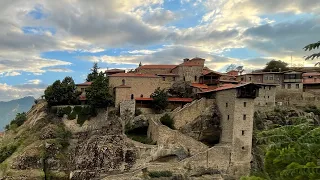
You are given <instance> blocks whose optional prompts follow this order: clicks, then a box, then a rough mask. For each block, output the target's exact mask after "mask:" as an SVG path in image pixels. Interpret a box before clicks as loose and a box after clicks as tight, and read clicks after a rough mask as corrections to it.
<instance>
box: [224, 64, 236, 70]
mask: <svg viewBox="0 0 320 180" xmlns="http://www.w3.org/2000/svg"><path fill="white" fill-rule="evenodd" d="M236 68H237V65H235V64H230V65H229V66H228V67H227V69H226V72H229V71H232V70H235V69H236Z"/></svg>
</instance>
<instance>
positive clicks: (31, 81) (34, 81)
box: [26, 79, 42, 84]
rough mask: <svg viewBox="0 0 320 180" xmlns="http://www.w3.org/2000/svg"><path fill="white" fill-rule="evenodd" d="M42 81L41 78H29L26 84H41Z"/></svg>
mask: <svg viewBox="0 0 320 180" xmlns="http://www.w3.org/2000/svg"><path fill="white" fill-rule="evenodd" d="M41 82H42V81H41V80H40V79H32V80H28V82H27V83H26V84H40V83H41Z"/></svg>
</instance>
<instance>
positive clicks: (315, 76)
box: [302, 72, 320, 92]
mask: <svg viewBox="0 0 320 180" xmlns="http://www.w3.org/2000/svg"><path fill="white" fill-rule="evenodd" d="M302 78H303V79H302V83H303V90H304V91H305V92H320V73H319V72H310V73H303V74H302Z"/></svg>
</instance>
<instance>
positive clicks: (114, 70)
mask: <svg viewBox="0 0 320 180" xmlns="http://www.w3.org/2000/svg"><path fill="white" fill-rule="evenodd" d="M105 72H125V70H124V69H109V70H106V71H105Z"/></svg>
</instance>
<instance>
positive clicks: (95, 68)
mask: <svg viewBox="0 0 320 180" xmlns="http://www.w3.org/2000/svg"><path fill="white" fill-rule="evenodd" d="M99 69H100V67H99V66H98V63H96V62H95V63H93V67H92V68H91V69H90V70H91V73H89V74H88V76H87V79H86V80H87V82H92V81H94V80H95V79H97V77H98V76H99V72H98V71H99Z"/></svg>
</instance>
